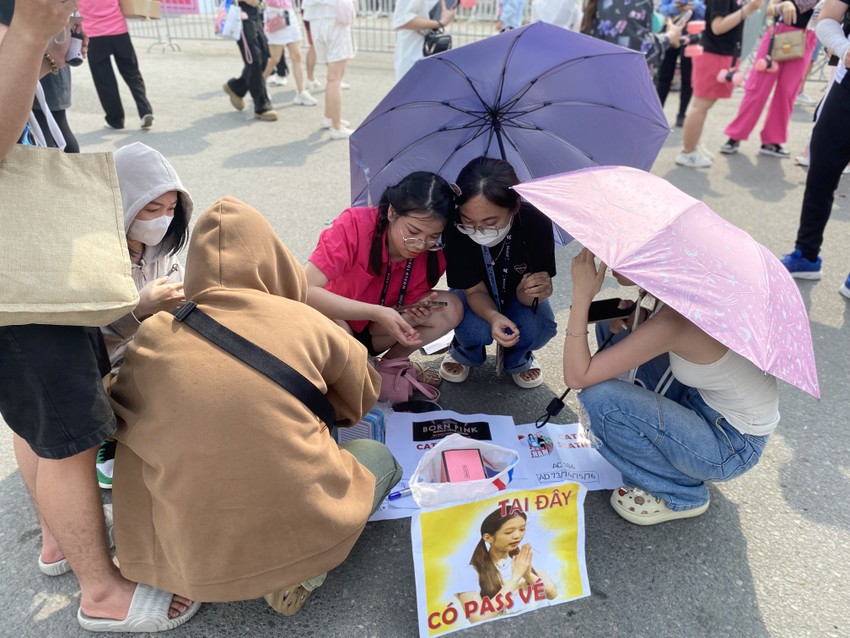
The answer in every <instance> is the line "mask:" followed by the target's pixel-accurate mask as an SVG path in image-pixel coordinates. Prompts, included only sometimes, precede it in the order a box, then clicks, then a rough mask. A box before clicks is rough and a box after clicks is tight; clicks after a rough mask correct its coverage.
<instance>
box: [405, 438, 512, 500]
mask: <svg viewBox="0 0 850 638" xmlns="http://www.w3.org/2000/svg"><path fill="white" fill-rule="evenodd" d="M470 449H477V450H480V451H481V457H482V459H483V460H484V467H485V469H486V470H488V473H490V472H495V473H496V474H495V476H491V477H489V478H486V479H479V480H476V481H464V482H463V483H442V482H440V468H441V465H442V458H443V457H442V453H443V452H445V451H446V450H470ZM517 463H519V454H517V452H516V451H515V450H511V449H509V448H506V447H502V446H500V445H495V444H493V443H488V442H486V441H476V440H474V439H468V438H466V437H465V436H462V435H460V434H451V435H449V436H447V437H446V438H444V439H443V440H442V441H440V442H439V443H437V445H435V446H434V447H432V448H431V449H430V450H428V451H427V452H425V454H424V455H423V456H422V458H421V459H420V460H419V465H417V466H416V470H415V471H414V472H413V476H411V477H410V493H411V496H413V500H415V501H416V503H417V504H418V505H419V507H434V506H436V505H445V504H446V503H452V502H454V501H465V500H468V499H474V498H481V497H483V496H489V495H491V494H495V493H497V492H500V491H502V490H505V489H507V487H508V484H509V483H510V482H511V480H512V479H513V473H514V468H515V467H516V465H517Z"/></svg>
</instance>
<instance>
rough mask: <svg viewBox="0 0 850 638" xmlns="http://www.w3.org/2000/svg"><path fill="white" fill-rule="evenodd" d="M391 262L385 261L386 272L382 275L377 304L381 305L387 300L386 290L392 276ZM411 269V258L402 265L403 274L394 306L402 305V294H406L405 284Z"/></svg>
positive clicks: (407, 281) (388, 287)
mask: <svg viewBox="0 0 850 638" xmlns="http://www.w3.org/2000/svg"><path fill="white" fill-rule="evenodd" d="M392 269H393V263H392V262H391V261H388V262H387V274H386V276H385V277H384V288H383V290H381V300H380V301H379V302H378V304H379V305H381V306H383V305H384V302H385V301H386V300H387V290H389V289H390V277H391V276H392ZM411 270H413V259H408V260H407V264H406V265H405V267H404V276H403V277H402V279H401V290H399V291H398V301H396V303H395V307H396V308H399V307H401V306H403V305H404V296H405V295H406V294H407V284H408V283H409V282H410V271H411Z"/></svg>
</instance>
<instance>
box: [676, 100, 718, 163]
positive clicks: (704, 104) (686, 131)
mask: <svg viewBox="0 0 850 638" xmlns="http://www.w3.org/2000/svg"><path fill="white" fill-rule="evenodd" d="M716 101H717V100H716V99H708V98H704V97H695V98H694V99H693V102H691V108H690V109H689V110H688V115H687V117H686V118H685V124H684V127H683V128H682V150H683V151H684V152H685V153H691V152H693V151H695V150H696V148H697V144H699V140H700V138H701V137H702V129H703V127H704V126H705V118H706V116H707V115H708V111H709V109H711V107H712V106H714V103H715V102H716Z"/></svg>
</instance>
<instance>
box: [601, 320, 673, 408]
mask: <svg viewBox="0 0 850 638" xmlns="http://www.w3.org/2000/svg"><path fill="white" fill-rule="evenodd" d="M628 334H629V331H628V330H623V331H622V332H618V333H617V334H615V335H614V336H613V337H611V341H608V343H607V344H606V345H605V347H606V348H608V347H610V346H613V345H614V344H615V343H618V342H619V341H622V340H623V339H625V338H626V336H627V335H628ZM610 336H611V330H610V329H609V328H608V322H607V321H600V322H598V323H597V324H596V343H598V344H599V345H600V346H601V345H602V344H603V343H605V341H606V340H607V339H608V337H610ZM669 367H670V356H669V355H667V354H666V353H665V354H660V355H658V356H657V357H655V358H654V359H650V360H649V361H647V362H646V363H644V364H643V365H641V366H640V367H638V370H637V374H636V375H635V383H637V384H638V385H640V386H642V387H644V388H646V389H648V390H652V391H655V386H657V385H658V381H659V380H660V379H661V377H662V376H663V375H664V373H665V372H667V368H669ZM687 390H688V386H686V385H682V384H681V383H679V381H678V379H675V378H674V379H673V381H672V382H671V383H670V384H669V386H668V387H667V390H666V391H665V392H664V396H665V397H667V398H668V399H672V400H673V401H679V400H680V399H681V398H682V396H684V394H685V392H686V391H687Z"/></svg>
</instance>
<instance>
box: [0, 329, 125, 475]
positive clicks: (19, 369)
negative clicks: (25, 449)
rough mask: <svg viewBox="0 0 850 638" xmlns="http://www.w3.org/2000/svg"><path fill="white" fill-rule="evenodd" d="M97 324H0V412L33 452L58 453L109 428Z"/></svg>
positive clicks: (74, 449)
mask: <svg viewBox="0 0 850 638" xmlns="http://www.w3.org/2000/svg"><path fill="white" fill-rule="evenodd" d="M108 372H109V357H108V356H107V354H106V348H105V346H104V345H103V337H102V336H101V334H100V331H99V330H98V329H97V328H80V327H75V326H41V325H25V326H6V327H0V414H2V415H3V419H4V420H5V421H6V423H8V424H9V427H11V428H12V429H13V430H14V431H15V433H16V434H18V436H20V437H21V438H22V439H24V440H25V441H26V442H27V443H28V444H29V446H30V447H31V448H32V450H33V452H35V454H36V455H38V456H40V457H43V458H48V459H63V458H67V457H69V456H73V455H75V454H79V453H80V452H83V451H85V450H88V449H90V448H92V447H95V446H96V445H98V444H99V443H100V442H101V441H103V440H104V439H106V438H108V437H110V436H111V435H112V433H113V432H114V431H115V427H116V425H115V415H114V414H113V412H112V408H111V407H110V405H109V399H108V398H107V397H106V392H104V389H103V382H102V377H103V375H104V374H106V373H108Z"/></svg>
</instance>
